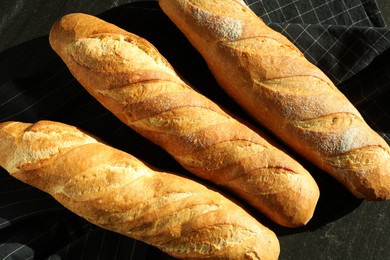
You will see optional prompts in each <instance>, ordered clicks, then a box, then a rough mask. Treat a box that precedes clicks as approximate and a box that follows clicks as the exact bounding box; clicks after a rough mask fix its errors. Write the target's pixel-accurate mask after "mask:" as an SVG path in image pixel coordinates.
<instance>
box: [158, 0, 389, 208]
mask: <svg viewBox="0 0 390 260" xmlns="http://www.w3.org/2000/svg"><path fill="white" fill-rule="evenodd" d="M159 4H160V6H161V8H162V9H163V11H164V12H165V13H166V14H167V16H168V17H169V18H170V19H171V20H172V21H173V22H174V23H175V24H176V25H177V27H178V28H179V29H180V30H181V31H182V32H183V33H184V35H185V36H186V37H187V38H188V40H189V41H190V42H191V44H192V45H193V46H194V47H195V48H196V49H197V50H198V51H199V52H200V54H201V55H202V56H203V57H204V59H205V60H206V62H207V64H208V66H209V69H210V71H211V72H212V74H213V75H214V76H215V78H216V80H217V81H218V83H219V84H220V86H221V87H222V88H223V89H224V90H225V91H226V92H227V93H228V95H230V96H231V97H232V98H233V99H234V100H235V101H236V102H237V103H239V104H240V105H241V106H242V107H243V108H244V109H245V110H246V111H247V112H248V114H250V115H251V116H253V117H254V118H255V119H256V120H257V121H258V122H259V123H260V124H261V125H263V126H265V127H266V128H268V129H269V130H270V131H271V132H273V133H274V134H275V135H276V136H277V137H278V138H280V139H281V140H283V141H284V142H285V143H286V144H288V145H290V146H291V148H293V149H295V150H296V151H297V152H298V153H300V154H301V155H302V156H304V157H306V158H307V159H308V160H310V161H311V162H313V163H314V164H316V165H317V166H318V167H319V168H322V169H323V170H325V171H327V172H328V173H329V174H330V175H332V176H333V177H335V178H336V179H337V180H338V181H340V182H341V183H342V184H343V185H344V186H345V187H346V188H347V189H348V190H349V191H350V192H352V193H353V194H354V195H355V196H356V197H358V198H363V199H370V200H383V199H389V198H390V149H389V145H388V144H387V143H386V142H385V140H384V139H383V138H382V137H380V136H379V135H378V134H377V133H376V132H374V131H373V130H372V129H371V128H370V127H369V126H368V125H367V123H366V122H365V121H364V119H363V118H362V116H361V115H360V114H359V112H358V110H357V109H356V108H355V107H354V106H353V105H352V104H351V103H350V102H349V101H348V99H347V98H346V97H345V96H344V95H343V94H342V93H341V92H340V91H339V90H338V89H337V88H336V86H335V85H334V84H333V83H332V82H331V80H330V79H329V78H328V77H327V76H326V75H325V74H324V73H323V72H322V71H320V69H319V68H317V67H315V66H314V65H313V64H311V63H310V62H309V61H308V60H307V59H306V58H305V57H304V55H303V54H302V53H301V52H300V51H299V50H298V49H297V48H296V47H295V46H294V45H293V44H292V43H291V42H290V41H289V40H288V39H287V38H286V37H284V36H283V35H282V34H280V33H278V32H276V31H274V30H272V29H271V28H270V27H268V26H267V25H266V24H265V23H264V22H263V21H262V20H261V19H260V18H259V17H258V16H257V15H256V14H255V13H254V12H252V11H251V9H250V8H249V7H248V6H247V5H246V4H245V3H244V1H235V0H213V1H209V0H159Z"/></svg>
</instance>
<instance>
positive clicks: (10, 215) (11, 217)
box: [0, 0, 390, 260]
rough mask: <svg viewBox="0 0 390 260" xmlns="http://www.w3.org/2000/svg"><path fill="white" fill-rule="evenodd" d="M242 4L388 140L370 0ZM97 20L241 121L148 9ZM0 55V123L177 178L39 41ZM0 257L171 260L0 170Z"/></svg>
mask: <svg viewBox="0 0 390 260" xmlns="http://www.w3.org/2000/svg"><path fill="white" fill-rule="evenodd" d="M247 3H248V5H249V6H250V7H251V8H252V9H253V10H254V11H255V12H256V13H257V14H258V15H259V16H260V17H261V18H262V19H263V20H264V21H265V22H266V23H267V24H269V25H270V26H271V27H272V28H274V29H275V30H277V31H279V32H281V33H282V34H284V35H285V36H287V37H288V38H289V39H290V40H291V41H292V42H293V43H294V44H296V46H297V47H298V48H300V49H301V50H302V51H303V53H304V54H305V55H306V57H307V58H308V59H309V60H310V61H312V62H313V63H314V64H316V65H317V66H318V67H320V68H321V69H322V70H323V71H324V72H325V73H326V74H327V75H328V76H329V77H330V78H331V79H332V80H333V81H334V82H335V84H336V85H337V86H338V87H339V88H340V90H341V91H342V92H344V93H345V94H346V96H347V97H348V98H349V99H350V100H351V101H352V102H353V103H354V104H355V105H356V106H357V108H358V109H359V110H360V112H361V113H362V114H363V116H364V117H365V119H366V120H367V122H368V123H369V124H370V125H371V126H372V127H373V129H374V130H375V131H377V132H378V133H380V134H381V135H382V136H383V137H384V138H385V139H386V140H387V141H388V142H390V123H389V122H390V121H389V118H390V110H389V105H388V104H387V102H388V100H389V95H390V86H389V83H390V80H389V79H390V69H389V63H388V60H389V58H390V50H389V47H390V31H389V28H387V27H386V25H385V22H384V20H383V18H382V16H381V13H380V11H379V9H378V6H377V4H376V2H375V1H374V0H325V1H324V0H321V1H319V0H277V1H275V0H262V1H250V0H249V1H247ZM100 16H101V17H102V18H103V19H106V20H107V21H110V22H113V23H115V24H117V25H118V26H121V27H123V28H125V29H128V30H130V31H132V32H134V33H136V34H138V35H140V36H142V37H145V38H146V39H148V40H149V41H151V42H152V43H153V44H154V45H156V47H157V48H158V49H159V50H160V51H161V53H162V54H163V55H164V56H166V57H167V59H168V60H169V61H170V62H171V63H172V65H173V66H175V67H176V68H177V70H178V71H179V73H181V74H182V75H183V76H184V77H185V78H186V79H187V80H188V81H189V82H191V83H192V84H193V85H194V86H195V87H197V88H198V89H199V90H200V91H203V92H207V93H208V95H209V96H210V97H211V98H213V99H214V100H215V101H217V102H220V103H223V105H225V106H226V107H228V108H229V109H231V110H232V111H237V113H240V112H239V111H240V109H239V108H238V106H236V105H235V104H234V103H232V102H231V101H230V100H229V99H228V98H227V97H226V96H224V94H223V93H222V92H221V91H220V90H218V89H215V90H212V91H210V90H208V89H207V88H208V86H209V84H215V83H214V82H213V80H212V77H211V76H210V74H209V72H208V70H207V67H206V66H205V64H204V62H203V60H202V59H201V57H200V56H199V55H198V54H197V52H196V51H195V50H194V49H193V48H192V47H191V46H190V45H189V44H188V42H186V40H185V38H184V37H183V36H182V35H181V34H180V32H178V30H177V29H176V27H175V26H174V25H173V24H172V23H171V22H170V21H169V20H168V18H167V17H166V16H165V15H164V14H163V13H162V11H161V10H160V8H159V7H158V5H157V3H156V2H154V1H150V2H143V3H133V4H129V5H124V6H119V7H116V8H113V9H112V10H109V11H107V12H105V13H102V14H101V15H100ZM0 55H1V56H0V66H1V67H0V68H1V71H2V72H1V77H0V122H3V121H10V120H18V121H25V122H35V121H37V120H43V119H48V120H55V121H60V122H64V123H68V124H72V125H75V126H78V127H80V128H83V129H85V130H87V131H89V132H91V133H93V134H95V135H97V136H100V137H101V138H103V139H104V140H105V141H106V142H108V143H109V144H111V145H112V146H114V147H117V148H119V149H122V150H124V151H126V152H129V153H131V154H133V155H134V156H136V157H138V158H140V159H142V160H145V161H147V162H148V163H150V164H153V165H154V166H156V167H160V168H164V169H166V170H169V171H175V172H180V171H183V169H181V167H180V166H179V165H178V164H177V163H176V162H174V161H173V159H172V158H171V157H170V156H168V155H167V154H166V153H165V152H164V151H162V150H161V149H160V148H158V147H156V146H154V145H153V144H151V143H149V142H148V141H146V140H144V139H143V138H142V137H140V136H139V135H137V134H136V133H134V132H133V131H132V130H130V129H128V128H127V127H126V126H124V125H123V124H122V123H121V122H119V120H117V119H116V118H115V117H114V116H112V115H111V113H109V112H108V111H107V110H105V109H104V108H103V107H102V106H100V104H99V103H98V102H96V101H95V100H94V99H93V98H91V97H90V96H89V95H88V94H87V93H86V92H85V91H84V89H83V88H81V87H80V86H79V85H78V83H77V82H76V81H75V80H74V79H73V77H72V76H71V75H70V74H69V71H68V70H67V69H66V68H65V66H64V64H63V63H62V62H61V61H60V59H59V58H58V57H57V56H56V55H55V54H54V53H53V52H52V51H51V50H50V47H49V46H48V42H47V37H43V38H39V39H36V40H33V41H31V42H27V43H24V44H21V45H19V46H16V47H14V48H12V49H10V50H6V51H4V52H3V53H1V54H0ZM12 61H13V62H12ZM208 91H209V92H208ZM125 139H126V140H128V141H126V142H124V141H123V140H125ZM282 250H283V249H282ZM0 259H72V260H73V259H102V260H103V259H110V260H112V259H170V257H169V256H167V255H165V254H163V253H161V252H160V251H159V250H157V249H155V248H153V247H150V246H148V245H146V244H144V243H142V242H139V241H135V240H133V239H130V238H126V237H124V236H120V235H118V234H115V233H113V232H109V231H105V230H103V229H100V228H98V227H96V226H94V225H92V224H90V223H88V222H87V221H85V220H83V219H82V218H80V217H78V216H77V215H75V214H73V213H71V212H69V211H68V210H67V209H65V208H63V207H62V206H61V205H60V204H59V203H57V202H56V201H55V200H54V199H52V198H51V197H50V196H49V195H47V194H45V193H43V192H41V191H39V190H37V189H35V188H32V187H30V186H28V185H26V184H23V183H21V182H20V181H18V180H15V179H13V178H12V177H10V176H9V175H8V174H7V173H6V171H4V170H3V169H1V170H0Z"/></svg>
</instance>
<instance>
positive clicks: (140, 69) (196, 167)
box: [49, 14, 319, 227]
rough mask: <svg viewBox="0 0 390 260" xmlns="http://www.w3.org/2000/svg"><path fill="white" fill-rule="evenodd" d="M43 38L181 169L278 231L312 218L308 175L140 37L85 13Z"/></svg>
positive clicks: (314, 191)
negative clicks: (210, 184)
mask: <svg viewBox="0 0 390 260" xmlns="http://www.w3.org/2000/svg"><path fill="white" fill-rule="evenodd" d="M49 39H50V44H51V46H52V48H53V49H54V50H55V51H56V52H57V54H58V55H59V56H60V57H61V58H62V59H63V61H64V62H65V64H66V65H67V66H68V68H69V70H70V72H71V73H72V74H73V75H74V77H75V78H76V79H77V80H78V81H79V82H80V83H81V85H82V86H83V87H85V89H86V90H87V91H88V92H89V93H90V94H91V95H92V96H94V97H95V98H96V99H97V100H98V101H100V102H101V103H102V104H103V105H104V106H105V107H106V108H107V109H109V110H110V111H111V112H112V113H113V114H114V115H116V116H117V117H118V118H119V119H120V120H121V121H123V122H124V123H125V124H127V125H128V126H130V127H131V128H132V129H134V130H135V131H137V132H138V133H140V134H141V135H143V136H144V137H146V138H147V139H149V140H151V141H153V142H154V143H156V144H157V145H159V146H161V147H162V148H163V149H165V150H166V151H167V152H168V153H169V154H171V155H172V156H173V157H174V158H175V159H176V160H177V161H178V162H179V163H180V164H181V165H182V166H183V167H184V168H186V169H187V170H189V171H190V172H192V173H194V174H195V175H197V176H199V177H201V178H204V179H207V180H209V181H211V182H213V183H216V184H217V185H220V186H221V187H224V188H225V189H228V190H230V191H232V192H233V193H234V194H236V195H237V196H239V197H240V198H241V199H243V200H245V201H246V202H248V203H249V204H250V205H252V206H253V207H254V208H256V209H257V210H259V211H261V212H262V213H264V214H265V215H266V216H268V217H269V218H270V219H272V220H273V221H275V222H276V223H278V224H280V225H283V226H288V227H296V226H302V225H304V224H306V223H307V222H308V221H309V220H310V219H311V218H312V216H313V212H314V210H315V206H316V203H317V201H318V197H319V190H318V186H317V184H316V183H315V181H314V179H313V178H312V176H311V175H310V174H309V173H308V172H307V171H306V170H305V169H304V168H303V167H302V166H301V165H300V164H299V163H297V162H296V161H295V160H293V159H292V158H291V157H290V156H288V155H287V154H285V153H284V152H282V151H281V150H279V149H277V148H275V147H274V146H272V145H271V144H270V143H269V142H268V141H266V140H265V139H264V138H262V137H261V136H260V135H259V134H258V133H257V132H255V131H254V130H252V129H250V128H249V127H247V126H246V125H244V124H243V123H240V122H239V121H238V120H236V119H234V118H233V117H232V116H230V115H229V114H227V113H226V112H225V111H224V110H222V109H221V108H220V107H219V106H217V105H216V104H215V103H213V102H212V101H210V100H209V99H207V98H206V97H205V96H203V95H201V94H200V93H198V92H196V91H195V90H194V89H192V88H191V87H190V86H188V84H186V83H184V82H183V80H181V79H180V78H179V76H178V75H177V74H176V73H175V71H174V69H173V68H172V67H171V65H170V64H169V63H168V62H167V61H166V60H165V59H164V57H163V56H162V55H161V54H160V53H159V52H158V51H157V50H156V49H155V47H154V46H152V45H151V44H150V43H149V42H147V41H146V40H145V39H143V38H140V37H138V36H136V35H134V34H131V33H129V32H126V31H125V30H122V29H120V28H118V27H116V26H115V25H113V24H110V23H107V22H105V21H103V20H100V19H98V18H96V17H93V16H89V15H85V14H70V15H67V16H64V17H63V18H62V19H60V20H59V21H58V22H57V23H55V24H54V25H53V27H52V29H51V32H50V36H49Z"/></svg>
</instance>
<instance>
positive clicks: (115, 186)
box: [0, 121, 279, 259]
mask: <svg viewBox="0 0 390 260" xmlns="http://www.w3.org/2000/svg"><path fill="white" fill-rule="evenodd" d="M0 155H1V156H0V165H1V167H3V168H5V169H6V170H7V171H8V172H9V173H10V174H11V175H12V176H13V177H15V178H17V179H19V180H21V181H23V182H25V183H27V184H29V185H32V186H34V187H36V188H38V189H40V190H42V191H44V192H47V193H49V194H50V195H51V196H53V197H54V198H55V199H56V200H57V201H58V202H60V203H61V204H62V205H64V206H65V207H66V208H68V209H69V210H71V211H72V212H74V213H76V214H78V215H80V216H81V217H83V218H85V219H86V220H88V221H89V222H91V223H93V224H95V225H97V226H100V227H102V228H104V229H107V230H112V231H114V232H117V233H120V234H122V235H125V236H128V237H132V238H134V239H137V240H141V241H144V242H146V243H148V244H150V245H153V246H155V247H157V248H159V249H160V250H162V251H163V252H165V253H167V254H169V255H171V256H173V257H177V258H183V259H205V258H209V259H277V258H278V255H279V242H278V239H277V237H276V235H275V234H274V233H273V232H272V231H271V230H269V229H268V228H266V227H265V226H263V225H261V224H260V223H259V222H257V221H256V220H255V219H254V218H253V217H252V216H251V215H249V214H248V213H247V212H246V211H244V210H243V209H242V208H241V207H239V206H238V205H237V204H235V203H233V202H232V201H231V200H229V199H227V198H226V197H224V196H222V195H221V194H220V193H218V192H215V191H213V190H211V189H209V188H207V187H206V186H204V185H201V184H200V183H198V182H195V181H192V180H190V179H188V178H185V177H180V176H178V175H175V174H171V173H166V172H162V171H160V170H156V169H153V168H151V167H150V166H148V165H146V164H145V163H143V162H141V161H140V160H138V159H136V158H135V157H133V156H131V155H129V154H127V153H125V152H122V151H120V150H117V149H114V148H112V147H110V146H108V145H106V144H104V143H102V142H101V141H99V140H97V139H96V138H94V137H92V136H90V135H89V134H87V133H85V132H82V131H81V130H79V129H77V128H76V127H73V126H69V125H66V124H62V123H57V122H51V121H39V122H37V123H35V124H28V123H20V122H6V123H2V124H0Z"/></svg>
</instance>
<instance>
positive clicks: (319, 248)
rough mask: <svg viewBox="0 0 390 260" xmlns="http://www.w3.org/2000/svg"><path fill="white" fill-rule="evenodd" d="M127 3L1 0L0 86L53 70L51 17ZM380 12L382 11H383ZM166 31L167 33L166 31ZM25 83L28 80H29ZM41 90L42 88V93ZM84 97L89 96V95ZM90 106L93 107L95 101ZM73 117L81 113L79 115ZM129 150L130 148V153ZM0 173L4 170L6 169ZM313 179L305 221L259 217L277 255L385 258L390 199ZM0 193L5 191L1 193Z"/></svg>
mask: <svg viewBox="0 0 390 260" xmlns="http://www.w3.org/2000/svg"><path fill="white" fill-rule="evenodd" d="M130 2H132V1H129V0H100V1H75V0H71V1H44V0H34V1H32V0H7V1H1V3H0V37H1V40H0V88H1V87H2V86H3V85H4V84H7V82H8V81H9V80H12V79H15V78H18V79H25V80H30V81H31V82H32V84H33V83H34V80H37V78H39V80H41V81H42V80H43V79H44V78H45V77H46V76H45V75H42V73H48V74H47V75H48V76H47V77H49V76H50V73H51V72H52V69H54V68H51V66H52V65H53V64H56V65H58V64H60V63H59V60H58V58H57V57H56V55H55V54H54V52H52V51H51V49H50V47H49V44H48V41H47V36H48V32H49V30H50V27H51V25H52V24H53V22H54V21H55V20H57V19H58V18H59V17H61V16H62V15H64V14H67V13H71V12H84V13H89V14H93V15H100V16H103V17H107V18H109V19H113V17H110V15H109V14H107V15H106V16H105V12H106V11H109V10H112V9H115V8H121V6H123V5H125V4H128V3H130ZM380 2H381V5H380V6H386V3H385V1H380ZM387 6H388V5H387ZM386 8H387V10H388V9H389V8H388V7H386ZM385 13H387V12H385V11H384V14H385ZM115 19H122V22H123V19H128V20H131V19H139V17H122V18H118V17H116V18H115ZM115 19H114V21H115ZM140 26H141V27H142V28H148V27H147V26H146V25H145V24H144V23H140ZM170 26H172V25H170ZM150 30H151V31H153V30H155V29H150ZM156 32H158V33H157V34H155V35H153V36H152V37H155V38H154V40H157V39H158V38H159V37H164V32H161V31H156ZM167 33H168V34H169V33H171V32H170V31H168V32H167ZM162 48H163V47H162ZM178 48H182V49H183V50H184V49H186V48H189V47H188V46H184V47H180V46H178ZM189 51H190V52H193V50H192V49H191V50H190V49H189ZM194 55H195V54H194ZM205 70H207V69H205ZM193 80H194V81H195V80H196V79H195V78H194V79H193ZM25 84H29V82H26V83H25ZM44 94H45V93H44V92H42V95H44ZM88 102H91V101H90V100H89V99H88ZM95 106H96V107H98V105H97V104H95ZM97 109H99V108H97ZM73 112H74V111H73ZM5 114H7V111H1V110H0V120H2V121H4V118H6V116H4V115H5ZM47 114H48V115H49V117H51V118H54V119H59V120H60V119H61V120H63V121H65V123H73V121H72V120H74V122H75V121H77V120H79V121H78V122H80V118H76V119H74V118H71V117H70V116H66V115H63V116H62V117H60V116H58V117H55V116H52V115H51V114H50V113H49V112H48V113H47ZM78 116H79V117H82V115H78ZM24 119H25V120H27V121H34V120H36V118H34V116H32V117H31V118H28V116H27V115H26V116H25V117H24ZM102 120H108V122H109V123H106V124H105V125H106V127H107V125H109V124H114V125H120V122H117V121H115V119H113V118H111V117H109V116H106V117H103V119H102ZM82 126H83V127H84V128H87V129H86V130H88V131H91V132H93V131H94V127H96V124H93V125H88V122H87V121H83V123H82ZM98 134H102V135H105V136H107V139H108V140H109V141H112V144H113V145H114V146H117V147H118V148H121V149H128V147H127V146H125V145H123V144H121V142H120V141H117V140H116V139H115V137H110V136H109V135H110V134H109V131H108V130H105V129H99V130H98ZM119 134H120V133H119ZM125 134H127V132H126V133H123V135H125ZM142 142H144V141H142ZM145 143H146V142H145ZM145 147H146V148H144V150H147V148H149V147H151V148H154V147H153V146H149V145H148V144H146V145H145ZM131 151H132V150H131V149H130V148H129V152H131ZM135 153H137V151H136V152H135ZM138 155H139V156H140V157H144V158H148V155H147V151H141V152H140V151H138ZM164 158H165V157H164ZM154 160H155V161H152V162H151V163H154V164H157V166H159V165H158V164H159V160H158V159H154ZM172 164H173V163H172ZM307 167H309V169H313V171H316V170H317V169H316V168H315V167H313V166H311V165H310V164H308V166H307ZM176 168H178V166H177V165H174V164H173V166H172V169H174V170H176ZM0 173H1V174H5V172H0ZM316 180H317V181H318V183H319V186H320V188H321V192H322V194H321V199H320V201H319V204H318V207H317V210H316V212H315V214H314V217H313V219H312V220H311V221H310V222H309V223H308V225H307V226H305V227H302V228H297V229H288V228H282V227H279V226H277V225H274V224H272V223H270V222H269V221H267V220H263V219H261V220H262V221H264V223H265V224H267V225H269V227H270V228H272V229H273V230H274V231H275V232H276V234H277V235H278V237H279V240H280V244H281V255H280V259H390V236H389V233H390V221H389V220H388V216H390V201H389V202H388V201H381V202H371V201H364V200H359V199H356V198H354V197H353V196H352V195H350V194H349V193H348V192H347V191H345V189H344V188H343V187H342V186H341V185H340V184H338V183H336V182H335V181H334V180H333V179H331V178H330V177H328V176H326V175H322V174H320V176H319V177H316ZM5 189H7V187H3V186H1V183H0V190H5ZM0 196H5V195H1V193H0ZM0 207H1V205H0ZM1 217H2V216H0V218H1ZM5 242H7V241H0V245H1V244H2V243H5ZM42 246H45V245H42ZM151 250H152V249H151ZM0 251H1V246H0ZM154 255H157V256H161V257H163V256H164V254H163V253H161V255H160V253H158V252H157V253H155V254H154Z"/></svg>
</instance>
